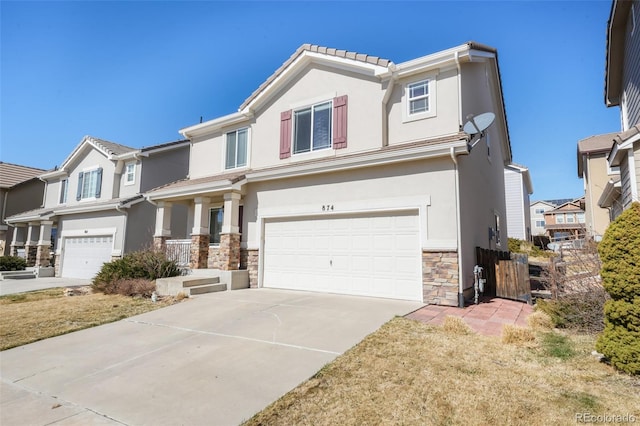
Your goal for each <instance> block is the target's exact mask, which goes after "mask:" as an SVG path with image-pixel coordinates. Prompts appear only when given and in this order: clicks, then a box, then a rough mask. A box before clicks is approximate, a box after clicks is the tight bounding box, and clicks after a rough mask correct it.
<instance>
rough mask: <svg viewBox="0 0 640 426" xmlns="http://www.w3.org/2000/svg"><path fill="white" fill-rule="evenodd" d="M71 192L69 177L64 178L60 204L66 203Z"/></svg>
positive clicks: (61, 185)
mask: <svg viewBox="0 0 640 426" xmlns="http://www.w3.org/2000/svg"><path fill="white" fill-rule="evenodd" d="M68 193H69V179H62V180H61V181H60V199H59V201H60V204H66V202H67V194H68Z"/></svg>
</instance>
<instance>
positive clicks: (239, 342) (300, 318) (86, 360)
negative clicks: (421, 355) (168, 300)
mask: <svg viewBox="0 0 640 426" xmlns="http://www.w3.org/2000/svg"><path fill="white" fill-rule="evenodd" d="M420 306H421V304H420V303H416V302H406V301H395V300H387V299H374V298H364V297H350V296H339V295H331V294H319V293H309V292H295V291H280V290H272V289H247V290H236V291H230V292H220V293H212V294H207V295H203V296H198V297H197V298H194V299H190V300H188V301H185V302H183V303H180V304H177V305H173V306H170V307H167V308H163V309H159V310H156V311H153V312H149V313H146V314H143V315H139V316H137V317H132V318H129V319H126V320H122V321H119V322H116V323H112V324H107V325H103V326H100V327H95V328H92V329H87V330H82V331H79V332H75V333H71V334H67V335H64V336H59V337H55V338H51V339H47V340H43V341H40V342H36V343H32V344H29V345H25V346H21V347H18V348H14V349H10V350H7V351H3V352H1V353H0V361H1V362H0V376H1V379H2V381H1V389H0V424H2V426H13V425H16V426H18V425H20V426H22V425H49V424H54V425H94V424H98V425H116V424H118V425H122V424H125V425H237V424H239V423H240V422H242V421H243V420H245V419H248V418H250V417H251V416H252V415H253V414H255V413H256V412H258V411H260V410H261V409H263V408H264V407H266V406H267V405H268V404H270V403H271V402H273V401H275V400H276V399H277V398H279V397H280V396H282V395H283V394H285V393H286V392H288V391H289V390H291V389H293V388H294V387H295V386H297V385H298V384H300V383H301V382H303V381H305V380H306V379H308V378H309V377H311V376H312V375H313V374H315V373H316V372H317V371H318V370H319V369H320V368H322V367H323V366H324V365H325V364H327V363H329V362H331V361H332V360H333V359H334V358H336V357H337V356H338V355H339V354H341V353H343V352H344V351H346V350H347V349H349V348H351V347H352V346H354V345H355V344H357V343H358V342H359V341H360V340H362V339H363V338H364V337H365V336H367V335H368V334H370V333H372V332H373V331H375V330H377V329H378V328H379V327H380V326H381V325H382V324H383V323H385V322H387V321H388V320H390V319H391V318H393V317H394V316H397V315H406V314H407V313H409V312H412V311H414V310H416V309H417V308H418V307H420Z"/></svg>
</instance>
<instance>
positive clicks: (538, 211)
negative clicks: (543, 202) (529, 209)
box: [535, 209, 544, 214]
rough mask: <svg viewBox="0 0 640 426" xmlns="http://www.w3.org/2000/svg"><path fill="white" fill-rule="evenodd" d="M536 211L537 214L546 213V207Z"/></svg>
mask: <svg viewBox="0 0 640 426" xmlns="http://www.w3.org/2000/svg"><path fill="white" fill-rule="evenodd" d="M535 213H536V214H544V209H536V210H535Z"/></svg>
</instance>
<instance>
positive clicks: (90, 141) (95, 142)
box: [60, 135, 136, 170]
mask: <svg viewBox="0 0 640 426" xmlns="http://www.w3.org/2000/svg"><path fill="white" fill-rule="evenodd" d="M87 145H90V146H92V147H93V148H95V149H97V150H98V151H100V152H102V153H103V154H104V155H105V156H106V157H112V156H115V155H122V154H126V153H127V152H131V151H136V149H135V148H131V147H129V146H125V145H120V144H118V143H115V142H110V141H107V140H104V139H99V138H96V137H93V136H89V135H87V136H85V137H84V138H82V140H81V141H80V143H79V144H78V145H77V146H76V147H75V149H74V150H73V151H71V154H69V156H68V157H67V158H66V159H65V160H64V161H63V162H62V165H61V166H60V170H65V169H66V168H67V166H69V164H70V163H71V162H72V161H73V159H74V158H75V157H76V156H77V155H78V153H79V152H80V151H81V150H82V148H84V147H85V146H87Z"/></svg>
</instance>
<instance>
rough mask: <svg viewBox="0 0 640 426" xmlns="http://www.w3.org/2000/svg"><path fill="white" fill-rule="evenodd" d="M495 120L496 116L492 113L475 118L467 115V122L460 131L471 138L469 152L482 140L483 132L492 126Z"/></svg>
mask: <svg viewBox="0 0 640 426" xmlns="http://www.w3.org/2000/svg"><path fill="white" fill-rule="evenodd" d="M495 119H496V115H495V114H494V113H492V112H485V113H482V114H478V115H476V116H474V115H473V114H469V115H467V122H466V123H464V126H462V130H463V131H464V132H465V133H466V134H468V135H470V136H471V141H470V142H469V151H471V149H472V148H473V147H474V146H476V144H477V143H478V142H479V141H480V139H482V137H483V136H484V133H485V132H484V131H485V130H487V128H488V127H489V126H491V125H492V124H493V120H495ZM474 139H475V140H474Z"/></svg>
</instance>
